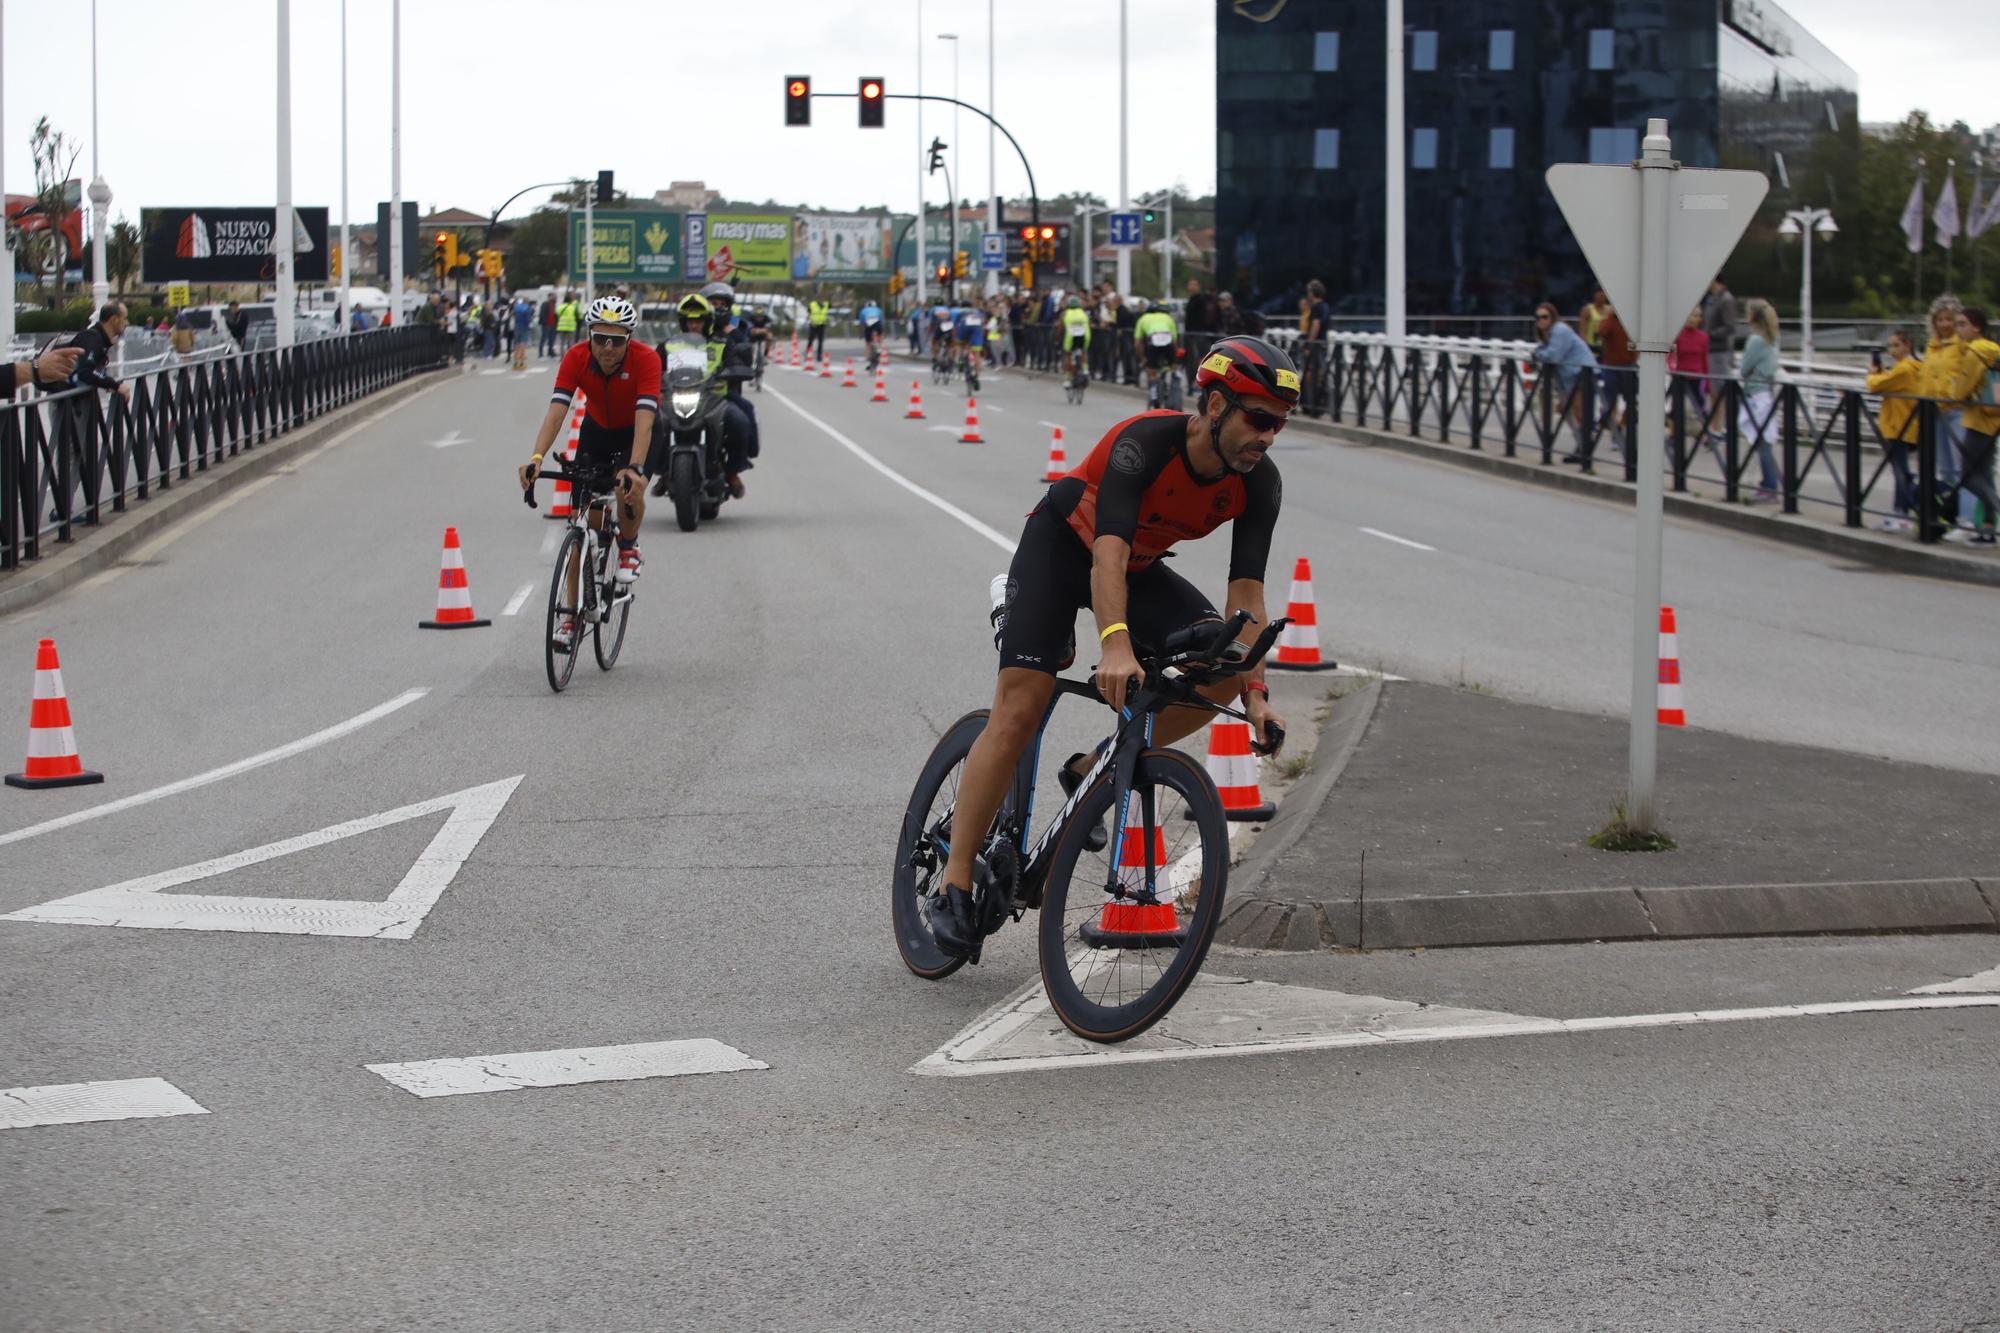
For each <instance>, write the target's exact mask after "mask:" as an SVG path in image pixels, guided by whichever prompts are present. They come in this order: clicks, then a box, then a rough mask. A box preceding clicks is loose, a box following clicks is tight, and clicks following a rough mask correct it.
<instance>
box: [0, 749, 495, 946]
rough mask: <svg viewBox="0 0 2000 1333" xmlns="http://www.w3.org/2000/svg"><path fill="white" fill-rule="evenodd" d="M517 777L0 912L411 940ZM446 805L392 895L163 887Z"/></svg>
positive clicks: (69, 921) (71, 921)
mask: <svg viewBox="0 0 2000 1333" xmlns="http://www.w3.org/2000/svg"><path fill="white" fill-rule="evenodd" d="M526 776H527V775H526V774H525V773H524V774H520V775H517V776H515V777H511V778H506V779H503V780H501V781H499V782H489V783H487V784H486V785H485V786H483V787H468V788H466V789H465V790H464V791H455V792H453V793H451V795H449V796H439V797H436V798H434V799H432V800H428V801H419V802H417V803H416V804H415V805H406V806H403V807H402V808H401V809H397V810H386V811H384V812H383V813H381V814H379V815H367V816H365V817H363V818H361V819H351V820H349V821H347V822H346V823H344V824H335V825H333V826H332V827H331V828H323V829H320V830H318V831H316V832H313V833H302V834H300V835H299V836H298V837H296V838H286V839H285V840H284V841H283V842H273V843H267V844H266V845H264V846H262V847H252V848H251V849H250V850H248V851H244V852H234V853H231V854H230V855H228V856H219V857H216V858H215V859H214V860H212V861H201V862H198V863H196V864H194V865H189V866H182V867H181V868H180V869H178V870H163V871H161V872H160V873H159V874H157V875H145V876H142V877H141V878H139V879H129V880H126V881H125V882H124V883H123V884H113V885H111V886H109V887H108V888H102V889H92V890H90V892H88V893H79V894H75V895H73V896H71V897H68V898H58V899H56V900H55V901H54V902H51V903H43V904H42V905H41V906H40V907H28V908H23V909H22V910H21V911H18V912H9V913H8V914H7V915H5V916H0V921H46V922H53V923H55V924H58V925H69V926H130V927H136V928H138V929H142V930H234V931H256V932H261V933H265V934H275V935H348V936H370V937H373V938H375V939H384V940H406V939H409V938H410V937H411V936H412V935H414V934H416V933H417V927H418V926H419V925H422V924H423V920H424V918H425V917H426V916H428V915H429V914H430V910H431V908H433V907H435V906H436V905H437V900H438V898H439V897H440V896H442V895H443V893H444V891H445V890H446V889H447V888H449V887H451V881H452V880H453V879H454V878H455V877H456V876H457V875H458V868H459V867H460V866H462V865H464V864H465V860H466V858H467V857H469V856H471V855H472V849H473V848H474V847H477V846H478V845H479V840H480V839H481V838H483V837H485V836H486V830H487V829H489V828H491V827H492V826H493V821H494V820H495V819H497V818H499V815H500V811H501V810H502V809H503V808H504V807H505V806H506V804H507V798H508V797H510V796H512V795H513V794H514V788H515V787H517V786H519V785H520V782H521V778H523V777H526ZM440 810H449V811H451V817H450V818H449V819H447V820H445V821H444V827H443V828H440V829H439V830H438V831H437V834H436V836H434V837H433V838H432V839H431V841H430V845H429V846H428V847H425V848H424V850H423V851H422V852H421V853H419V854H418V856H417V860H416V864H414V865H412V866H411V867H410V869H409V873H408V874H406V875H404V876H403V879H402V882H401V883H399V884H398V885H396V887H395V889H394V890H393V891H392V892H391V893H390V894H389V896H388V898H386V899H384V900H381V901H369V900H366V899H364V900H361V901H328V900H326V899H320V898H238V897H229V896H227V895H219V894H193V893H166V892H164V890H167V889H174V888H179V887H180V886H181V885H183V884H192V883H195V882H196V881H198V880H204V879H211V878H213V877H215V876H217V875H224V874H227V873H228V872H230V871H232V870H241V869H242V868H244V867H245V866H254V865H257V864H259V863H261V862H264V861H274V860H276V859H277V858H279V857H281V856H290V855H292V854H293V853H295V852H303V851H308V850H310V849H312V848H314V847H323V846H325V845H326V844H327V843H330V842H339V841H340V840H341V839H343V838H352V837H354V836H356V835H357V834H362V833H368V832H371V831H373V830H375V829H380V828H387V827H389V826H390V825H391V824H401V823H405V822H407V821H409V820H412V819H421V818H423V817H424V816H425V815H432V814H436V813H437V812H438V811H440Z"/></svg>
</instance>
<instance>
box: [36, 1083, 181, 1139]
mask: <svg viewBox="0 0 2000 1333" xmlns="http://www.w3.org/2000/svg"><path fill="white" fill-rule="evenodd" d="M207 1114H208V1108H207V1107H206V1106H203V1105H202V1104H201V1103H200V1102H198V1101H196V1100H195V1099H194V1098H192V1097H190V1096H188V1095H187V1094H186V1093H185V1092H182V1091H181V1090H180V1089H179V1088H177V1087H175V1086H174V1085H173V1084H171V1083H169V1082H167V1081H166V1080H165V1079H163V1078H121V1079H111V1080H107V1081H105V1082H101V1083H51V1084H48V1085H46V1086H44V1087H39V1088H0V1129H28V1128H31V1127H32V1126H35V1125H87V1124H92V1123H94V1122H96V1121H99V1120H149V1119H153V1118H156V1117H159V1116H169V1115H207Z"/></svg>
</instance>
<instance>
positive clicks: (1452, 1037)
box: [910, 975, 2000, 1077]
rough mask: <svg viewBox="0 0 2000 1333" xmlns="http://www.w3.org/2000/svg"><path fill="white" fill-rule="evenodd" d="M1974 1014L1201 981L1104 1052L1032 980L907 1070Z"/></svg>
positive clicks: (1039, 1066)
mask: <svg viewBox="0 0 2000 1333" xmlns="http://www.w3.org/2000/svg"><path fill="white" fill-rule="evenodd" d="M1975 1008H2000V995H1967V996H1905V997H1892V998H1886V999H1874V1000H1853V1001H1836V1002H1833V1003H1824V1004H1796V1005H1770V1006H1766V1007H1762V1008H1755V1009H1707V1010H1693V1011H1688V1012H1681V1013H1659V1014H1613V1015H1607V1016H1604V1017H1596V1018H1536V1017H1532V1016H1528V1015H1524V1014H1505V1013H1497V1012H1492V1011H1487V1010H1477V1009H1452V1008H1446V1007H1441V1006H1436V1005H1423V1004H1413V1003H1411V1002H1409V1001H1407V1000H1390V999H1386V998H1383V997H1381V996H1372V995H1349V994H1345V993H1343V992H1339V991H1319V990H1313V989H1310V988H1307V987H1303V986H1280V985H1276V984H1274V983H1271V982H1264V981H1245V980H1243V979H1242V978H1237V977H1223V976H1215V975H1203V976H1201V977H1199V978H1198V979H1197V980H1196V981H1195V984H1194V986H1193V987H1191V988H1190V989H1189V991H1188V993H1187V995H1186V996H1185V997H1183V998H1182V1000H1181V1002H1180V1004H1179V1005H1178V1006H1177V1007H1176V1008H1175V1010H1174V1012H1173V1013H1172V1014H1170V1015H1168V1016H1167V1018H1166V1019H1164V1020H1163V1021H1162V1022H1161V1023H1160V1024H1159V1026H1158V1027H1155V1028H1154V1029H1152V1030H1151V1031H1149V1032H1146V1033H1142V1034H1141V1035H1140V1036H1138V1037H1136V1038H1134V1039H1133V1040H1131V1041H1129V1042H1126V1043H1124V1044H1122V1045H1118V1046H1102V1045H1098V1044H1096V1043H1094V1042H1087V1041H1084V1040H1083V1039H1082V1038H1080V1037H1076V1036H1073V1035H1071V1034H1070V1033H1069V1031H1068V1030H1067V1029H1065V1028H1064V1027H1063V1026H1062V1024H1061V1021H1060V1020H1059V1019H1057V1018H1056V1017H1055V1014H1054V1011H1053V1010H1051V1009H1050V1007H1049V1003H1048V998H1047V996H1046V995H1045V994H1044V993H1043V990H1042V986H1041V983H1040V982H1036V983H1034V984H1032V985H1030V986H1028V987H1026V988H1024V989H1023V990H1021V991H1017V992H1016V993H1015V994H1014V995H1013V996H1011V997H1009V998H1008V999H1006V1000H1003V1001H1001V1002H1000V1003H999V1004H998V1005H995V1006H994V1007H993V1008H991V1009H989V1010H987V1011H986V1013H984V1014H982V1015H981V1016H980V1017H979V1018H977V1019H975V1020H974V1021H973V1022H972V1023H970V1024H968V1025H967V1026H966V1027H965V1028H964V1029H963V1030H961V1031H960V1032H959V1034H958V1035H957V1036H956V1037H954V1038H952V1040H951V1041H949V1042H947V1043H945V1045H944V1046H942V1047H940V1048H939V1049H938V1050H937V1051H935V1052H934V1053H932V1054H931V1055H929V1056H927V1057H925V1058H924V1059H923V1060H922V1061H920V1062H919V1063H918V1064H916V1065H914V1066H912V1068H911V1071H910V1072H912V1073H915V1074H932V1075H943V1076H946V1077H964V1076H969V1075H975V1074H997V1073H1015V1072H1025V1071H1031V1070H1050V1069H1073V1068H1081V1067H1085V1066H1095V1065H1107V1064H1136V1063H1146V1062H1151V1061H1157V1060H1198V1059H1207V1058H1213V1057H1216V1056H1227V1055H1266V1054H1272V1053H1278V1052H1287V1051H1316V1050H1330V1049H1336V1048H1341V1047H1375V1048H1378V1049H1379V1048H1384V1047H1389V1046H1397V1045H1404V1044H1408V1043H1412V1042H1432V1041H1464V1040H1471V1039H1474V1038H1480V1037H1520V1036H1543V1035H1552V1034H1570V1035H1575V1034H1579V1033H1586V1032H1606V1031H1615V1030H1620V1029H1627V1028H1651V1027H1683V1026H1693V1025H1699V1024H1706V1023H1739V1022H1747V1021H1752V1020H1761V1019H1775V1018H1813V1017H1822V1016H1828V1015H1840V1014H1878V1013H1897V1012H1901V1011H1905V1010H1927V1009H1975Z"/></svg>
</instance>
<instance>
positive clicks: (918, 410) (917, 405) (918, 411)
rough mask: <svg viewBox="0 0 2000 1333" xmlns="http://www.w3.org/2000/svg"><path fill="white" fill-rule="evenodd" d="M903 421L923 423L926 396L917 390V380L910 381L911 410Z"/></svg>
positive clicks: (905, 414)
mask: <svg viewBox="0 0 2000 1333" xmlns="http://www.w3.org/2000/svg"><path fill="white" fill-rule="evenodd" d="M903 419H904V420H905V421H909V420H917V421H922V420H923V419H924V395H923V393H922V391H921V390H919V389H918V388H917V382H916V381H915V380H911V381H910V410H909V411H907V412H905V413H903Z"/></svg>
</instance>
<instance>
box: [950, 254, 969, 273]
mask: <svg viewBox="0 0 2000 1333" xmlns="http://www.w3.org/2000/svg"><path fill="white" fill-rule="evenodd" d="M968 258H970V256H968V255H967V254H966V252H965V251H963V250H955V251H953V252H952V256H951V276H952V277H954V278H962V277H964V276H965V264H966V260H967V259H968Z"/></svg>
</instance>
